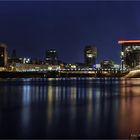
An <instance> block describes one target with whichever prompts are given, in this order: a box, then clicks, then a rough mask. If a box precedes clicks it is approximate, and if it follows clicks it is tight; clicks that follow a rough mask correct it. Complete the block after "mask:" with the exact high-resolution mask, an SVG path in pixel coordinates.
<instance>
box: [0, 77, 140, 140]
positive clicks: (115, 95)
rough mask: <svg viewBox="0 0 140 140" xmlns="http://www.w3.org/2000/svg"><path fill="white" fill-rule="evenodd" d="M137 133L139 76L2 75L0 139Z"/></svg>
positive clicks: (139, 109) (124, 135)
mask: <svg viewBox="0 0 140 140" xmlns="http://www.w3.org/2000/svg"><path fill="white" fill-rule="evenodd" d="M131 135H140V79H139V78H135V79H133V78H132V79H119V78H54V79H53V78H48V79H35V78H33V79H0V138H85V139H87V138H119V139H120V138H129V137H130V136H131Z"/></svg>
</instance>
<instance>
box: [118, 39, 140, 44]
mask: <svg viewBox="0 0 140 140" xmlns="http://www.w3.org/2000/svg"><path fill="white" fill-rule="evenodd" d="M124 43H140V40H120V41H118V44H124Z"/></svg>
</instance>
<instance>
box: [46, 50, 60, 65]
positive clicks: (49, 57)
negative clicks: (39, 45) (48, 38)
mask: <svg viewBox="0 0 140 140" xmlns="http://www.w3.org/2000/svg"><path fill="white" fill-rule="evenodd" d="M45 59H46V63H47V64H52V65H56V64H57V63H58V54H57V52H56V50H55V49H50V50H47V51H46V58H45Z"/></svg>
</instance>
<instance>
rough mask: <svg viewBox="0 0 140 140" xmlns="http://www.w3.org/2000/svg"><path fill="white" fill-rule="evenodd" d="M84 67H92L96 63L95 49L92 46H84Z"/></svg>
mask: <svg viewBox="0 0 140 140" xmlns="http://www.w3.org/2000/svg"><path fill="white" fill-rule="evenodd" d="M84 56H85V64H86V66H89V67H93V66H94V65H95V63H96V56H97V48H96V47H94V46H90V45H89V46H86V47H85V50H84Z"/></svg>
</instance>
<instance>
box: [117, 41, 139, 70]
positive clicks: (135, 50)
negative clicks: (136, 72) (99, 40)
mask: <svg viewBox="0 0 140 140" xmlns="http://www.w3.org/2000/svg"><path fill="white" fill-rule="evenodd" d="M118 43H119V44H121V64H122V69H124V68H135V67H136V66H138V65H140V40H121V41H118Z"/></svg>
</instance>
